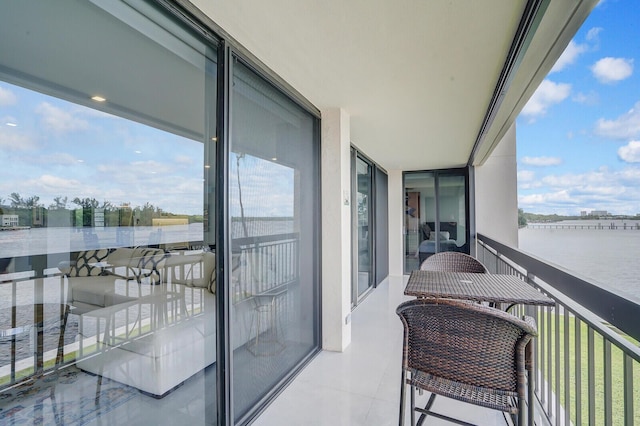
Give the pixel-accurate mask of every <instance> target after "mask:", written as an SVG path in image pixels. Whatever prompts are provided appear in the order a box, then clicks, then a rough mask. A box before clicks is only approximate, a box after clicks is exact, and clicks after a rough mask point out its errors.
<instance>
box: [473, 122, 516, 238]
mask: <svg viewBox="0 0 640 426" xmlns="http://www.w3.org/2000/svg"><path fill="white" fill-rule="evenodd" d="M517 173H518V167H517V163H516V125H515V123H514V124H513V125H512V126H511V128H510V129H509V130H508V131H507V133H506V134H505V135H504V137H503V138H502V140H501V141H500V143H499V144H498V146H497V147H496V148H495V150H494V151H493V153H492V154H491V156H490V157H489V158H488V159H487V161H485V163H484V164H483V165H481V166H478V167H476V169H475V202H476V231H477V232H478V233H480V234H484V235H486V236H487V237H491V238H493V239H495V240H497V241H500V242H502V243H505V244H508V245H511V246H513V247H517V246H518V179H517Z"/></svg>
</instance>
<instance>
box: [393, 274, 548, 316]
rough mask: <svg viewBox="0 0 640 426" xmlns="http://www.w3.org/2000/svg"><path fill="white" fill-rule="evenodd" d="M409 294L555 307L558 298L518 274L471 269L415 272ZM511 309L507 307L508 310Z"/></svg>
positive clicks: (410, 281) (410, 280)
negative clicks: (530, 283) (471, 271)
mask: <svg viewBox="0 0 640 426" xmlns="http://www.w3.org/2000/svg"><path fill="white" fill-rule="evenodd" d="M404 294H406V295H407V296H416V297H421V298H434V299H439V298H444V299H462V300H473V301H476V302H489V303H508V304H509V305H510V306H509V308H510V307H511V306H513V305H517V304H524V305H540V306H554V305H555V301H554V300H553V299H551V298H550V297H547V296H546V295H544V294H543V293H541V292H539V291H538V290H536V289H535V288H533V287H532V286H530V285H529V284H527V283H526V282H524V281H522V280H521V279H520V278H518V277H517V276H515V275H506V274H476V273H469V272H442V271H422V270H418V271H413V272H411V275H410V276H409V281H408V282H407V285H406V287H405V289H404ZM507 310H508V309H507Z"/></svg>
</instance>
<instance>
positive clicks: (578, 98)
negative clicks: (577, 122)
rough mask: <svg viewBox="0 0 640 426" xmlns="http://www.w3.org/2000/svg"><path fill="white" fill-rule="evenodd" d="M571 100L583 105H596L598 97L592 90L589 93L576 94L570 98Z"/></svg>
mask: <svg viewBox="0 0 640 426" xmlns="http://www.w3.org/2000/svg"><path fill="white" fill-rule="evenodd" d="M571 100H572V101H574V102H577V103H579V104H584V105H597V104H598V102H599V97H598V93H596V92H595V91H593V90H592V91H590V92H589V93H582V92H578V93H576V94H575V96H573V97H572V98H571Z"/></svg>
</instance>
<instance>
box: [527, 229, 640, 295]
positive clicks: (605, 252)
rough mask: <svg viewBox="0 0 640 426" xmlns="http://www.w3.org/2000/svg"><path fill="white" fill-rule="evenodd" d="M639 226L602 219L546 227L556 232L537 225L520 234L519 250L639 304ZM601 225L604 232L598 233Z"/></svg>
mask: <svg viewBox="0 0 640 426" xmlns="http://www.w3.org/2000/svg"><path fill="white" fill-rule="evenodd" d="M638 223H639V222H638V221H633V220H610V219H607V220H604V219H603V220H567V221H561V222H557V223H553V224H545V225H556V224H557V225H558V227H557V228H554V227H544V228H540V227H537V225H538V224H530V225H529V226H527V227H525V228H521V229H520V230H519V232H518V237H519V247H520V249H521V250H523V251H525V252H527V253H530V254H532V255H534V256H536V257H538V258H540V259H543V260H545V261H547V262H549V263H553V264H555V265H558V266H560V267H562V268H564V269H568V270H570V271H571V272H572V273H573V274H574V275H576V276H579V277H581V278H584V279H586V280H589V281H592V282H594V283H595V284H598V285H600V286H601V287H603V288H606V289H610V290H612V291H614V292H616V293H618V294H619V295H621V296H623V297H626V298H628V299H631V300H634V301H636V302H638V303H640V261H639V260H638V253H640V230H639V229H638V228H637V226H636V225H637V224H638ZM625 224H626V229H625ZM561 225H572V226H571V227H566V226H561ZM573 225H576V227H573ZM598 225H601V227H602V229H598ZM611 225H613V226H611ZM587 227H590V228H589V229H587Z"/></svg>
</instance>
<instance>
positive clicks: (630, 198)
mask: <svg viewBox="0 0 640 426" xmlns="http://www.w3.org/2000/svg"><path fill="white" fill-rule="evenodd" d="M638 181H640V168H639V167H636V166H628V167H626V168H624V169H622V170H610V169H608V168H606V167H601V168H599V169H598V170H592V171H589V172H585V173H566V174H561V175H547V176H544V177H543V178H542V179H538V180H536V181H535V182H536V183H538V184H539V185H537V186H534V185H528V186H527V185H525V186H524V187H523V186H519V191H520V193H519V196H518V206H519V207H520V208H523V209H524V210H525V211H528V212H536V213H557V214H578V213H579V212H580V210H585V208H584V206H590V208H591V209H596V210H607V211H610V212H612V213H614V214H636V213H638V201H637V200H638V199H640V186H639V185H638V184H637V183H638Z"/></svg>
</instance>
